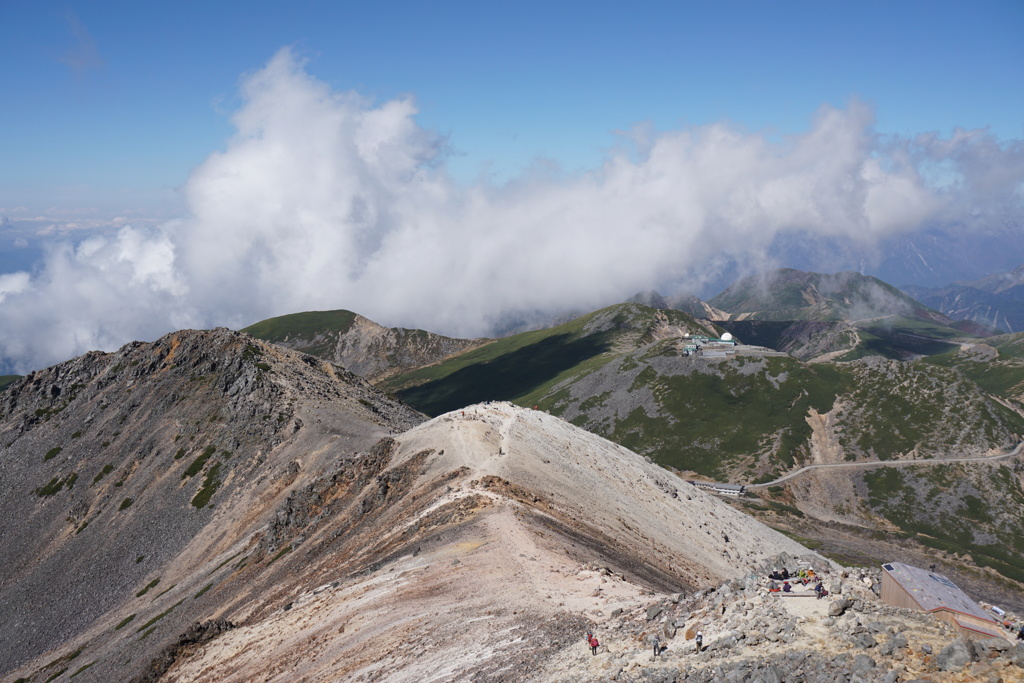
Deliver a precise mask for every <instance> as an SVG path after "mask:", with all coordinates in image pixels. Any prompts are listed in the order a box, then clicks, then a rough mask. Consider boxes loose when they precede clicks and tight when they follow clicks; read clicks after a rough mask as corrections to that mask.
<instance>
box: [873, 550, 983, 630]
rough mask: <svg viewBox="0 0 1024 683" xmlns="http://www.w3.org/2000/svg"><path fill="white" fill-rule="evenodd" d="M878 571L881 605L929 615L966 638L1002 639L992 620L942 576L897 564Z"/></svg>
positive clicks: (888, 565)
mask: <svg viewBox="0 0 1024 683" xmlns="http://www.w3.org/2000/svg"><path fill="white" fill-rule="evenodd" d="M882 569H883V570H884V571H883V572H882V602H884V603H886V604H888V605H893V606H895V607H907V608H909V609H917V610H921V611H922V612H929V613H931V614H934V615H935V616H936V617H937V618H939V619H942V620H943V621H945V622H947V623H949V624H951V625H952V626H953V628H955V629H957V630H958V631H960V632H961V633H963V634H964V635H967V636H972V637H974V638H978V637H981V638H991V637H999V638H1002V637H1003V634H1002V633H1000V631H999V628H998V625H997V623H996V622H995V620H993V619H992V617H990V616H989V615H988V614H987V613H986V612H985V610H983V609H982V608H981V607H980V606H979V605H978V603H976V602H974V600H971V598H970V597H968V595H967V594H966V593H964V592H963V591H962V590H960V588H959V587H958V586H957V585H956V584H955V583H953V582H952V581H950V580H949V579H948V578H946V577H945V576H942V575H941V574H936V573H935V572H930V571H926V570H924V569H919V568H917V567H912V566H910V565H908V564H903V563H901V562H889V563H887V564H883V565H882Z"/></svg>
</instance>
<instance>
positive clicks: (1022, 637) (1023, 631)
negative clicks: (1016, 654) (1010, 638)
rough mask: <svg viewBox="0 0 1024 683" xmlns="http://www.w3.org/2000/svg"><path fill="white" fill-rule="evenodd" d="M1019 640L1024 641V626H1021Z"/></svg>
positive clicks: (1018, 634) (1018, 633) (1018, 632)
mask: <svg viewBox="0 0 1024 683" xmlns="http://www.w3.org/2000/svg"><path fill="white" fill-rule="evenodd" d="M1017 640H1024V624H1021V625H1020V630H1019V631H1017Z"/></svg>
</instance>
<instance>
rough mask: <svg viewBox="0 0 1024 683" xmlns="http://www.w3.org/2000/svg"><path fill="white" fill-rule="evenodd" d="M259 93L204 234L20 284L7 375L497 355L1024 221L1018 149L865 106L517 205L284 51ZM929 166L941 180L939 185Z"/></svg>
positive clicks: (595, 178)
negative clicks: (283, 354)
mask: <svg viewBox="0 0 1024 683" xmlns="http://www.w3.org/2000/svg"><path fill="white" fill-rule="evenodd" d="M242 92H243V98H244V104H243V106H242V107H241V109H240V110H239V111H238V112H237V113H236V114H235V116H234V118H233V122H234V124H235V126H236V128H237V134H236V135H235V136H234V138H232V139H231V140H230V141H229V142H228V144H227V146H226V148H225V150H224V151H222V152H218V153H215V154H212V155H211V156H210V157H209V158H208V159H207V160H206V162H205V163H204V164H202V165H201V166H200V167H199V168H197V169H196V170H195V172H194V173H193V174H192V175H191V177H190V178H189V179H188V181H187V183H186V184H185V186H184V190H183V191H184V195H185V199H186V202H187V206H188V209H189V215H187V216H186V217H185V218H182V219H180V220H176V221H172V222H169V223H166V224H164V225H162V226H160V227H158V228H152V227H149V228H147V227H138V226H137V227H136V228H132V227H130V226H125V227H120V229H119V231H117V232H116V233H110V234H108V235H105V236H100V237H92V238H89V239H86V240H85V241H83V242H81V243H79V244H78V245H77V246H75V245H72V244H70V243H63V244H60V245H58V246H55V247H53V248H52V249H51V250H50V252H49V253H48V255H47V257H46V260H45V262H44V263H43V264H42V266H41V268H39V269H38V271H37V272H35V273H34V274H33V275H32V276H31V277H30V276H28V275H27V274H25V273H21V274H16V275H15V276H4V277H7V278H14V279H9V280H4V282H9V283H14V284H9V285H8V290H3V292H4V293H2V294H0V296H2V297H3V300H2V301H0V357H3V358H6V359H8V360H10V361H13V363H14V366H13V367H15V368H16V369H18V370H25V369H27V368H32V367H38V366H40V365H42V364H46V363H52V362H55V361H59V360H62V359H64V358H67V357H69V356H71V355H74V354H77V353H81V352H83V351H86V350H88V349H90V348H106V349H110V348H114V347H116V346H118V345H120V344H122V343H124V342H126V341H128V340H130V339H134V338H144V339H145V338H154V337H155V336H157V335H159V334H162V333H165V332H168V331H170V330H172V329H176V328H178V327H182V326H186V325H192V326H214V325H229V326H235V327H239V326H243V325H245V324H249V323H252V322H255V321H256V320H259V319H261V318H264V317H268V316H271V315H280V314H283V313H288V312H295V311H302V310H314V309H332V308H348V309H351V310H355V311H357V312H359V313H362V314H364V315H367V316H368V317H370V318H373V319H376V320H378V321H380V322H382V323H385V324H392V325H403V326H419V327H425V328H428V329H432V330H435V331H438V332H443V333H448V334H456V335H466V336H468V335H477V334H485V333H487V331H488V329H489V326H490V325H491V324H493V323H495V322H496V321H498V320H499V319H500V318H501V317H502V316H504V315H506V314H508V313H510V312H518V313H523V312H531V311H554V310H563V309H577V310H579V309H587V308H589V307H596V306H599V305H603V304H605V303H608V302H610V301H615V300H621V299H624V298H625V297H627V296H629V295H631V294H632V293H634V292H636V291H638V290H640V289H646V288H649V287H652V286H655V285H657V284H658V283H662V282H666V281H669V280H672V279H679V278H683V277H689V278H691V279H693V280H699V279H700V277H701V273H704V272H706V271H709V270H711V269H713V268H714V267H715V264H716V263H718V262H720V260H721V259H722V258H723V255H724V257H727V258H732V259H736V260H739V261H743V260H745V259H759V258H763V257H764V256H765V253H766V252H767V250H768V249H769V247H770V245H771V244H772V243H773V241H775V240H776V238H777V237H779V236H780V235H784V234H787V233H813V234H815V235H821V236H825V237H833V238H841V239H843V240H848V241H849V242H851V243H856V244H861V245H870V244H873V243H877V242H878V240H881V239H883V238H885V237H888V236H891V235H894V234H897V233H899V232H901V231H908V230H916V229H919V228H921V227H922V226H925V225H935V224H938V223H942V222H944V221H945V222H955V221H959V220H963V219H964V216H965V215H966V214H967V213H968V212H970V211H974V212H975V215H977V213H976V212H977V210H978V206H979V203H982V204H983V205H984V207H994V206H999V207H1001V208H1000V210H1003V211H1009V212H1011V213H1012V212H1015V215H1016V216H1017V217H1018V218H1019V216H1020V204H1021V194H1020V187H1021V181H1022V179H1024V164H1022V162H1021V159H1022V158H1024V154H1022V152H1021V147H1020V144H1019V143H1014V144H1012V145H1006V144H1001V143H999V142H998V141H996V140H994V139H993V138H992V137H991V136H989V135H987V134H985V133H984V132H976V131H975V132H967V131H961V132H958V133H957V134H956V135H954V136H952V137H951V138H948V139H945V138H941V137H939V136H935V135H931V136H920V137H918V138H915V139H913V140H905V139H881V138H879V137H878V136H877V135H875V134H874V133H873V129H872V125H873V120H872V112H871V110H870V109H869V108H868V107H867V106H865V105H863V104H860V103H857V102H854V103H851V104H850V105H849V106H848V107H847V108H846V109H836V108H832V107H827V106H826V107H823V108H822V109H821V111H820V112H819V113H818V115H817V117H816V119H815V121H814V123H813V125H812V126H811V128H810V130H808V131H807V132H805V133H803V134H801V135H794V136H791V137H789V138H787V139H784V140H782V141H781V142H777V141H770V140H768V139H766V138H765V137H764V136H762V135H760V134H757V133H751V132H746V131H741V130H737V129H736V128H733V127H730V126H727V125H724V124H718V125H710V126H704V127H695V128H690V129H686V130H682V131H675V132H668V133H663V134H655V133H653V132H651V130H650V129H649V128H646V127H638V129H637V130H636V131H633V132H632V133H631V134H629V135H627V136H624V139H631V140H632V141H633V144H635V145H636V146H635V147H631V148H629V149H620V150H618V151H615V152H613V153H611V154H610V156H609V157H608V158H607V159H606V161H605V162H604V164H603V165H602V166H601V167H600V168H598V169H595V170H593V171H592V172H590V173H587V174H584V175H579V176H564V175H559V174H557V173H552V172H551V171H550V169H548V168H546V167H544V165H543V164H538V167H537V168H536V169H532V170H531V171H530V172H527V173H525V174H523V176H522V177H520V178H518V179H516V180H515V181H514V182H511V183H509V184H507V185H503V186H500V187H494V186H489V185H484V184H481V185H476V186H471V187H464V186H460V185H458V184H456V183H455V182H454V181H452V180H451V179H450V178H449V177H448V175H447V174H446V173H445V171H444V165H443V162H444V158H445V153H446V151H445V150H446V148H445V141H444V140H443V139H441V138H440V137H439V136H437V135H435V134H433V133H432V132H430V131H427V130H424V129H423V128H421V127H420V126H419V125H417V123H416V120H415V116H416V108H415V104H414V102H413V101H412V100H411V99H400V100H394V101H390V102H384V103H382V104H379V105H378V104H374V103H372V102H370V101H368V100H366V99H365V98H363V97H361V96H359V95H357V94H354V93H337V92H334V91H332V90H331V89H330V88H329V87H328V86H327V85H326V84H324V83H322V82H320V81H318V80H317V79H315V78H313V77H311V76H310V75H309V74H308V73H306V71H305V68H304V64H303V63H302V62H301V61H299V60H297V59H296V58H295V57H294V55H292V53H291V52H290V51H288V50H282V51H281V52H280V53H278V54H277V55H276V56H275V57H274V58H273V59H272V60H271V61H270V62H269V63H268V64H267V65H266V67H265V68H263V69H261V70H259V71H257V72H255V73H253V74H251V75H250V76H249V77H248V78H247V79H246V80H245V83H244V85H243V88H242ZM922 165H926V166H930V167H931V168H936V167H940V166H941V167H942V168H943V169H944V171H943V176H944V178H945V179H946V180H945V181H944V182H943V184H942V185H941V186H936V185H934V184H932V183H930V182H929V181H928V180H927V179H926V176H927V175H928V174H927V173H922V172H920V170H919V169H920V168H921V167H922ZM933 175H934V173H933ZM949 178H955V179H956V181H955V182H951V181H949ZM985 210H988V209H987V208H986V209H984V210H983V211H982V213H984V211H985ZM65 239H67V237H65Z"/></svg>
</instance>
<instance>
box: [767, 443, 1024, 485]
mask: <svg viewBox="0 0 1024 683" xmlns="http://www.w3.org/2000/svg"><path fill="white" fill-rule="evenodd" d="M1022 448H1024V442H1021V443H1019V444H1017V447H1016V448H1014V449H1013V450H1012V451H1010V452H1009V453H1000V454H998V455H980V456H977V457H974V458H927V459H925V460H876V461H872V462H834V463H819V464H817V465H807V466H805V467H801V468H800V469H798V470H796V471H794V472H790V473H789V474H787V475H784V476H782V477H779V478H778V479H776V480H774V481H768V482H765V483H763V484H749V485H747V488H748V489H763V488H765V487H766V486H775V485H776V484H781V483H782V482H784V481H789V480H790V479H792V478H793V477H795V476H797V475H798V474H803V473H804V472H807V471H808V470H819V469H827V468H833V467H836V468H838V467H910V466H913V465H945V464H947V463H951V462H992V461H995V460H1003V459H1004V458H1012V457H1013V456H1015V455H1019V454H1020V452H1021V449H1022Z"/></svg>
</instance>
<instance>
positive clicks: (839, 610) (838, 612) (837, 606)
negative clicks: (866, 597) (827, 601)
mask: <svg viewBox="0 0 1024 683" xmlns="http://www.w3.org/2000/svg"><path fill="white" fill-rule="evenodd" d="M852 604H853V600H850V598H841V599H839V600H833V601H832V604H831V605H829V606H828V615H829V616H830V617H840V616H842V615H843V614H844V613H845V612H846V610H848V609H849V608H850V606H851V605H852Z"/></svg>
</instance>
